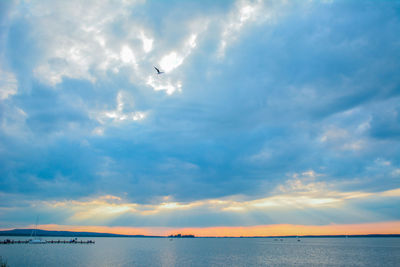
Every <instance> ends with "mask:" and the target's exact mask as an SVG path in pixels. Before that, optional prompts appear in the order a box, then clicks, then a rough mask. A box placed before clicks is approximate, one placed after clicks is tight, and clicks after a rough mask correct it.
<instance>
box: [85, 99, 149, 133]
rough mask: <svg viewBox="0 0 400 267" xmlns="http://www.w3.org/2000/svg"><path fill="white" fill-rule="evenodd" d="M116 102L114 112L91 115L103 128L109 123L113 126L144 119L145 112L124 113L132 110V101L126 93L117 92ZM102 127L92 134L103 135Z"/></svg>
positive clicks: (107, 111)
mask: <svg viewBox="0 0 400 267" xmlns="http://www.w3.org/2000/svg"><path fill="white" fill-rule="evenodd" d="M116 102H117V103H116V108H115V109H114V110H106V111H100V112H97V113H95V114H94V115H93V116H94V117H96V119H97V120H98V121H99V122H100V123H101V124H102V125H103V127H104V126H106V125H107V124H109V123H113V124H115V123H121V122H124V121H139V120H143V119H144V118H145V117H146V112H143V111H130V112H129V111H126V109H129V110H132V108H133V99H132V98H131V97H130V96H129V95H128V94H127V93H126V92H123V91H119V92H118V94H117V99H116ZM103 127H97V128H95V129H94V130H93V133H94V134H97V135H103V134H104V128H103Z"/></svg>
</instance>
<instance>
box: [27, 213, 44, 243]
mask: <svg viewBox="0 0 400 267" xmlns="http://www.w3.org/2000/svg"><path fill="white" fill-rule="evenodd" d="M38 221H39V216H38V217H36V225H35V229H33V230H32V233H31V239H29V244H45V243H46V240H42V239H41V238H38V237H37V236H36V232H37V225H38Z"/></svg>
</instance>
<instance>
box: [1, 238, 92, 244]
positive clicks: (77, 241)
mask: <svg viewBox="0 0 400 267" xmlns="http://www.w3.org/2000/svg"><path fill="white" fill-rule="evenodd" d="M29 241H30V240H12V239H6V240H0V244H3V245H8V244H30V243H29ZM44 241H45V242H43V243H41V244H95V243H96V242H95V241H94V240H76V239H72V240H44Z"/></svg>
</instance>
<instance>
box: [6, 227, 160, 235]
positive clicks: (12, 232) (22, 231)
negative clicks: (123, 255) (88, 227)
mask: <svg viewBox="0 0 400 267" xmlns="http://www.w3.org/2000/svg"><path fill="white" fill-rule="evenodd" d="M33 230H34V229H13V230H5V231H0V236H30V235H31V234H32V231H33ZM36 236H68V237H161V236H147V235H119V234H109V233H94V232H71V231H47V230H40V229H37V230H36Z"/></svg>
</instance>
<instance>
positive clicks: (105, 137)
mask: <svg viewBox="0 0 400 267" xmlns="http://www.w3.org/2000/svg"><path fill="white" fill-rule="evenodd" d="M154 66H156V67H158V68H159V69H160V70H161V71H163V72H165V73H163V74H160V75H157V73H156V71H155V69H154ZM37 216H38V217H39V227H40V228H42V229H49V230H75V231H98V232H113V233H126V234H162V235H165V234H170V233H178V232H182V233H193V234H196V235H203V236H204V235H215V236H229V235H230V236H245V235H296V234H299V235H301V234H368V233H397V234H400V1H395V0H394V1H372V0H371V1H368V0H365V1H361V0H360V1H356V0H342V1H336V0H320V1H312V0H308V1H307V0H298V1H284V0H281V1H275V0H271V1H268V0H266V1H261V0H260V1H258V0H255V1H240V0H238V1H233V0H232V1H208V0H204V1H200V0H199V1H194V0H193V1H156V0H153V1H146V0H121V1H111V0H109V1H108V0H103V1H95V0H90V1H89V0H88V1H80V0H70V1H54V0H39V1H33V0H32V1H29V0H19V1H18V0H16V1H11V0H10V1H8V0H6V1H0V229H13V228H28V227H32V226H33V225H34V224H35V220H36V218H37Z"/></svg>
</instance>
